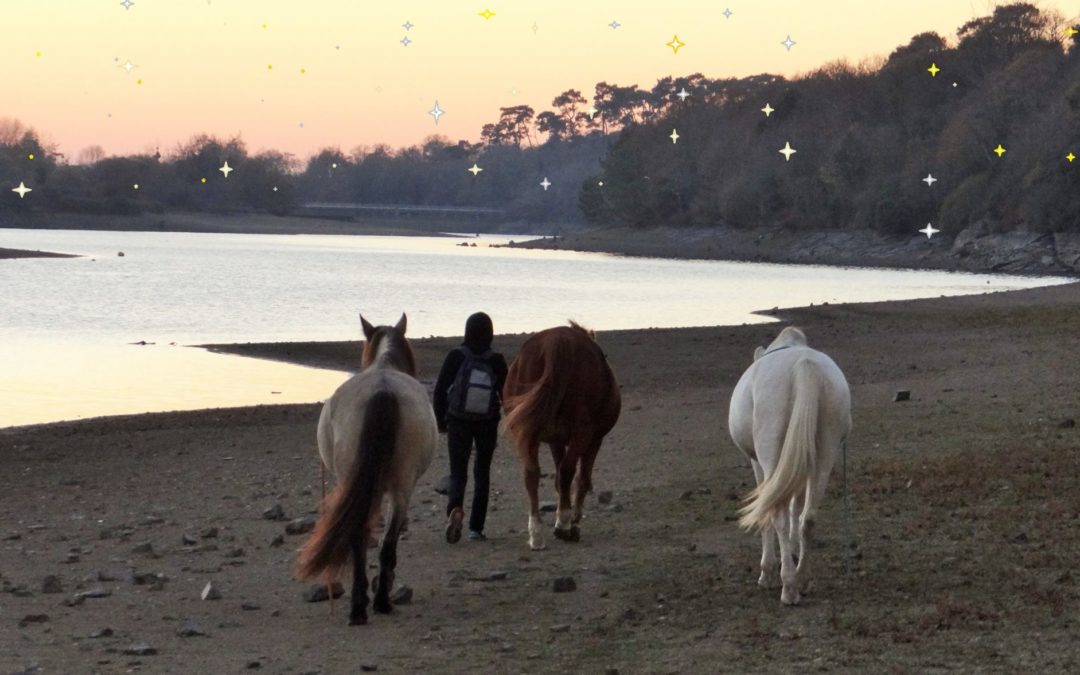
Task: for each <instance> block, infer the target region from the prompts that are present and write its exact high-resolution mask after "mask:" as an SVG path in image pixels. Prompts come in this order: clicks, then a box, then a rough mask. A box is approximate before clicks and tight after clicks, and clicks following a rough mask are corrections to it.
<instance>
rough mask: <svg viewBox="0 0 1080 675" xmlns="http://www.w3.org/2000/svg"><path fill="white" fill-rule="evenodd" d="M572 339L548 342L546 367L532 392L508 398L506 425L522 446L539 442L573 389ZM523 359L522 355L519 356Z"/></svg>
mask: <svg viewBox="0 0 1080 675" xmlns="http://www.w3.org/2000/svg"><path fill="white" fill-rule="evenodd" d="M570 351H571V347H570V342H569V340H566V339H563V338H560V339H556V340H553V341H551V342H549V343H546V344H545V346H544V347H543V351H542V358H543V359H544V370H543V372H542V373H541V374H540V377H539V378H538V379H537V380H536V381H535V382H534V383H533V384H532V386H530V387H529V389H528V391H526V392H524V393H522V394H518V395H516V396H511V397H509V398H508V399H507V400H506V401H504V405H505V407H506V409H507V411H508V412H507V414H506V421H505V425H506V428H507V430H509V432H510V435H511V436H512V437H513V439H514V444H515V446H516V447H518V448H525V447H528V446H530V445H532V444H533V443H535V442H536V439H537V438H539V436H540V431H541V430H542V429H543V428H544V427H547V426H550V425H551V423H552V422H554V421H555V417H556V415H558V412H559V408H560V407H561V406H562V403H563V400H564V399H565V398H566V392H567V390H569V388H570V378H571V376H572V373H571V369H570V367H569V366H570ZM519 358H520V356H519Z"/></svg>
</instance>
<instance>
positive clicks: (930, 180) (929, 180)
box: [922, 173, 937, 187]
mask: <svg viewBox="0 0 1080 675" xmlns="http://www.w3.org/2000/svg"><path fill="white" fill-rule="evenodd" d="M922 181H923V182H924V183H926V186H927V187H933V186H934V183H936V182H937V178H934V174H932V173H928V174H926V178H923V179H922Z"/></svg>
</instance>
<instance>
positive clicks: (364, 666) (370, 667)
mask: <svg viewBox="0 0 1080 675" xmlns="http://www.w3.org/2000/svg"><path fill="white" fill-rule="evenodd" d="M378 669H379V667H378V666H377V665H375V664H374V663H361V664H360V670H361V671H362V672H365V673H374V672H375V671H376V670H378Z"/></svg>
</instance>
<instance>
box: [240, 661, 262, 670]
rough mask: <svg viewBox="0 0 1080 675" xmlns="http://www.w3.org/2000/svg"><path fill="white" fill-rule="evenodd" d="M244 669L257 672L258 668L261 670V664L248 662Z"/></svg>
mask: <svg viewBox="0 0 1080 675" xmlns="http://www.w3.org/2000/svg"><path fill="white" fill-rule="evenodd" d="M244 667H245V668H247V669H248V670H258V669H259V668H262V663H260V662H258V661H248V662H247V664H246V665H245V666H244Z"/></svg>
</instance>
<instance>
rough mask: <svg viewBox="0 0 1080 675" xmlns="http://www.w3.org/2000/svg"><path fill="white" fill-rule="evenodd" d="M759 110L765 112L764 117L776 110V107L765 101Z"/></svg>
mask: <svg viewBox="0 0 1080 675" xmlns="http://www.w3.org/2000/svg"><path fill="white" fill-rule="evenodd" d="M761 112H763V113H765V117H768V116H769V115H771V114H773V113H774V112H776V108H774V107H772V106H771V105H769V104H768V103H766V104H765V107H764V108H762V109H761Z"/></svg>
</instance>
